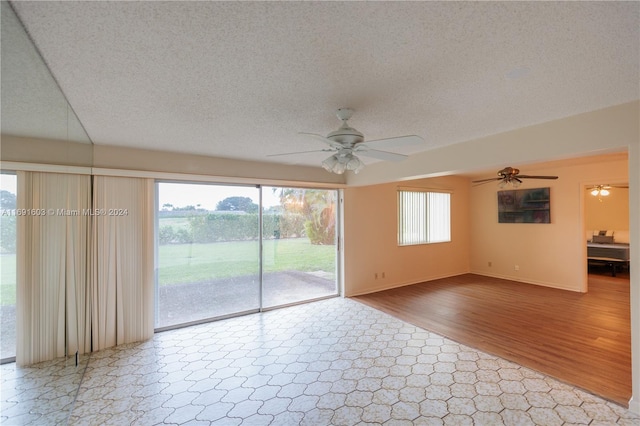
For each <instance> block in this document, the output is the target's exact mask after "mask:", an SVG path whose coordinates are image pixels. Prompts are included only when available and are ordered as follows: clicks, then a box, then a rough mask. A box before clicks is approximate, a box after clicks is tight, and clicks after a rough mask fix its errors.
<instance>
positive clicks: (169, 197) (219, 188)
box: [0, 174, 280, 210]
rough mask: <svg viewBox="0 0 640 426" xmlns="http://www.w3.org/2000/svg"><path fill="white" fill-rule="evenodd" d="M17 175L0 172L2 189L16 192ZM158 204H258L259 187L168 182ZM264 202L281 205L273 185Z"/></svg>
mask: <svg viewBox="0 0 640 426" xmlns="http://www.w3.org/2000/svg"><path fill="white" fill-rule="evenodd" d="M16 186H17V184H16V175H14V174H0V189H3V190H5V191H9V192H11V193H13V194H15V193H16ZM158 196H159V197H158V198H159V200H158V201H159V202H158V206H159V207H160V209H162V206H163V205H164V204H173V206H174V207H186V206H196V207H197V206H198V204H200V208H203V209H206V210H215V209H216V204H218V202H219V201H222V200H224V199H225V198H227V197H249V198H251V199H252V200H253V202H254V203H256V204H258V199H259V189H258V188H256V187H255V186H235V185H212V184H185V183H166V182H160V183H159V184H158ZM262 204H263V205H264V207H265V208H269V207H271V206H277V205H280V199H279V198H278V196H277V194H274V192H273V190H272V188H271V187H263V189H262Z"/></svg>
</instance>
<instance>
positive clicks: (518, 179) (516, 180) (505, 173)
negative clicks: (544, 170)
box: [472, 167, 558, 188]
mask: <svg viewBox="0 0 640 426" xmlns="http://www.w3.org/2000/svg"><path fill="white" fill-rule="evenodd" d="M522 179H558V176H535V175H521V174H520V170H519V169H516V168H514V167H505V168H504V169H502V170H499V171H498V177H493V178H488V179H480V180H474V181H472V183H475V184H478V185H481V184H483V183H487V182H497V181H500V183H499V184H498V186H499V187H500V188H504V187H505V186H507V185H511V186H512V187H514V188H517V187H519V186H520V184H521V183H522Z"/></svg>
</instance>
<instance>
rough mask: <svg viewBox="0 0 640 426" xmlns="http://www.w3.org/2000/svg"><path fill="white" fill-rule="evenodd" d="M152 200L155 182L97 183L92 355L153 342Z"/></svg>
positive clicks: (98, 179)
mask: <svg viewBox="0 0 640 426" xmlns="http://www.w3.org/2000/svg"><path fill="white" fill-rule="evenodd" d="M153 197H154V186H153V180H151V179H138V178H125V177H110V176H95V177H94V182H93V209H94V212H95V216H94V217H93V219H94V220H93V233H92V234H93V237H94V239H93V247H92V265H91V268H92V270H91V290H90V291H91V307H92V310H91V312H92V321H91V327H92V344H93V350H100V349H104V348H108V347H111V346H115V345H120V344H124V343H131V342H136V341H141V340H145V339H148V338H150V337H151V336H153V327H154V323H153V303H154V281H153V241H154V225H153V209H154V201H153V200H154V198H153Z"/></svg>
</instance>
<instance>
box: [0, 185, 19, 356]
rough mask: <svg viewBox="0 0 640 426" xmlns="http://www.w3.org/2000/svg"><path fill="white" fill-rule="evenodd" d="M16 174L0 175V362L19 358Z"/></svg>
mask: <svg viewBox="0 0 640 426" xmlns="http://www.w3.org/2000/svg"><path fill="white" fill-rule="evenodd" d="M17 192H18V191H17V179H16V175H15V174H8V173H2V174H0V208H1V209H2V214H1V216H0V231H1V235H0V262H1V264H0V268H1V269H0V273H1V277H0V359H1V360H9V361H10V360H13V359H14V358H15V356H16V220H17V212H16V207H17V205H16V196H17Z"/></svg>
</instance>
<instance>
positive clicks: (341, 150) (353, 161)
mask: <svg viewBox="0 0 640 426" xmlns="http://www.w3.org/2000/svg"><path fill="white" fill-rule="evenodd" d="M336 115H337V117H338V119H339V120H341V121H342V125H341V126H340V128H338V130H335V131H333V132H331V133H329V134H328V135H327V136H322V135H318V134H315V133H304V132H300V134H301V135H305V136H309V137H312V138H314V139H316V140H319V141H321V142H323V143H325V144H327V145H328V147H327V148H324V149H319V150H313V151H300V152H288V153H285V154H272V155H268V157H279V156H284V155H296V154H306V153H310V152H333V154H332V155H331V156H330V157H328V158H327V159H325V160H324V161H323V162H322V167H323V168H324V169H325V170H327V171H329V172H332V173H337V174H342V173H344V172H345V171H347V170H351V171H353V172H354V173H358V172H359V171H360V170H362V169H363V168H364V163H363V162H362V161H361V160H360V159H359V158H358V157H357V156H356V155H355V154H356V153H357V154H358V155H361V156H364V157H371V158H376V159H378V160H384V161H402V160H404V159H405V158H407V156H406V155H403V154H397V153H394V152H388V151H380V150H377V149H373V148H371V147H370V145H376V144H377V143H382V142H384V143H385V145H386V144H390V145H393V146H394V147H404V146H411V145H419V144H422V143H424V139H422V138H421V137H420V136H416V135H408V136H399V137H395V138H387V139H377V140H372V141H367V142H366V143H365V141H364V135H363V134H362V133H360V132H359V131H357V130H356V129H354V128H353V127H350V126H349V124H348V123H347V120H349V119H350V118H351V116H352V115H353V109H351V108H340V109H338V111H337V112H336Z"/></svg>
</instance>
